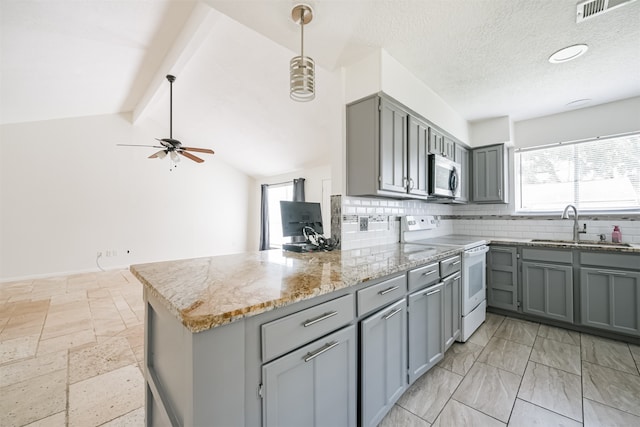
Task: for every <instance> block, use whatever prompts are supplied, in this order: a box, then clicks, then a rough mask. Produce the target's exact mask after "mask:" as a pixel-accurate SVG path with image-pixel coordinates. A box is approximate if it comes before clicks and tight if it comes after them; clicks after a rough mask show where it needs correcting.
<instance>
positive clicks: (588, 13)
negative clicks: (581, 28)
mask: <svg viewBox="0 0 640 427" xmlns="http://www.w3.org/2000/svg"><path fill="white" fill-rule="evenodd" d="M634 1H636V0H587V1H582V2H580V3H578V5H577V15H576V22H582V21H584V20H585V19H589V18H593V17H594V16H598V15H602V14H603V13H605V12H609V11H610V10H613V9H615V8H618V7H620V6H624V5H625V4H627V3H631V2H634Z"/></svg>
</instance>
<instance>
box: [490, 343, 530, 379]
mask: <svg viewBox="0 0 640 427" xmlns="http://www.w3.org/2000/svg"><path fill="white" fill-rule="evenodd" d="M530 353H531V347H530V346H526V345H523V344H518V343H517V342H514V341H509V340H505V339H503V338H498V337H493V338H491V340H490V341H489V343H488V344H487V346H486V347H485V348H484V350H482V354H480V356H479V357H478V362H482V363H486V364H487V365H491V366H493V367H495V368H500V369H504V370H505V371H509V372H513V373H514V374H517V375H520V376H522V374H524V370H525V368H526V367H527V360H528V359H529V354H530Z"/></svg>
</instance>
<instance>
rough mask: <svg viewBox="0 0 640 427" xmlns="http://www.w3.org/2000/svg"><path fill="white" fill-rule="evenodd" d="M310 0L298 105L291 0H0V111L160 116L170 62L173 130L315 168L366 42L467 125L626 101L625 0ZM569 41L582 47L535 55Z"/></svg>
mask: <svg viewBox="0 0 640 427" xmlns="http://www.w3.org/2000/svg"><path fill="white" fill-rule="evenodd" d="M309 3H310V4H311V5H312V7H313V8H314V19H313V21H312V23H311V24H309V25H308V26H307V27H305V51H306V52H307V53H308V54H309V55H310V56H312V57H313V58H314V59H315V60H316V63H317V64H318V76H317V79H318V97H317V99H316V100H315V101H313V102H311V103H307V104H300V103H295V102H292V101H290V100H289V98H288V61H289V59H290V58H291V56H293V55H294V54H295V53H296V52H297V51H298V50H299V42H300V32H299V27H298V26H296V25H295V24H294V23H293V22H292V20H291V18H290V13H291V8H292V6H293V5H294V4H295V2H292V1H291V0H253V1H249V0H205V1H203V2H193V1H176V0H173V1H171V0H155V1H138V0H121V1H109V0H93V1H84V2H79V1H72V0H59V1H52V2H45V1H39V0H2V2H1V3H0V15H1V16H0V26H1V30H0V31H1V37H2V38H1V41H0V42H1V50H0V60H1V64H0V73H1V74H0V120H1V122H2V123H16V122H28V121H37V120H49V119H56V118H64V117H76V116H86V115H95V114H112V113H120V112H133V118H134V120H141V119H148V120H151V121H154V122H157V123H158V124H160V125H162V126H166V121H167V118H168V117H167V109H168V96H167V93H168V90H167V89H168V87H167V84H166V81H165V80H164V75H165V74H167V73H168V72H172V73H175V74H176V75H177V76H178V80H177V81H176V83H175V85H174V134H175V135H176V136H177V137H179V138H180V139H181V140H183V141H188V144H187V145H196V146H198V145H202V146H211V147H213V148H214V149H216V151H217V153H218V155H220V156H221V158H223V159H224V160H226V161H228V162H229V163H231V164H232V165H234V166H236V167H238V168H239V169H241V170H243V171H245V172H246V173H248V174H250V175H253V176H263V175H273V174H278V173H283V172H287V171H290V170H294V169H298V168H302V167H308V166H312V165H314V164H322V163H328V159H329V157H328V156H329V148H328V147H329V146H330V140H333V139H335V138H341V137H342V135H341V134H340V133H339V132H335V128H336V126H335V123H337V122H339V121H340V120H342V117H341V115H340V114H339V113H340V106H341V104H342V102H343V99H342V92H341V88H340V80H339V79H340V74H339V73H338V72H336V71H338V70H339V69H340V68H341V67H343V66H348V65H349V64H351V63H353V62H354V61H357V60H358V59H360V58H362V57H364V56H366V55H368V54H370V53H372V52H374V51H376V50H377V49H381V48H382V49H384V50H386V51H387V52H388V53H389V54H390V55H391V56H393V57H394V58H395V59H396V60H398V61H399V62H400V63H401V64H403V65H404V66H405V67H406V68H407V69H408V70H410V71H411V72H412V73H413V74H415V75H416V76H417V77H418V78H419V79H420V80H422V81H423V82H424V83H425V84H426V85H427V86H429V87H430V88H431V89H433V90H434V91H435V92H436V93H438V94H439V95H440V96H441V97H442V98H443V99H444V100H445V101H446V102H447V103H448V104H449V105H451V107H453V109H454V110H456V111H457V112H458V113H459V114H460V115H461V116H462V117H463V118H465V119H467V120H469V121H474V120H481V119H485V118H491V117H496V116H505V115H508V116H511V118H512V119H514V120H523V119H527V118H532V117H538V116H543V115H547V114H554V113H558V112H562V111H567V110H568V109H571V108H575V107H571V106H567V104H568V103H570V102H572V101H575V100H578V99H585V98H586V99H590V100H591V101H589V103H588V104H587V106H590V105H597V104H601V103H606V102H610V101H615V100H618V99H623V98H629V97H633V96H638V95H640V72H639V71H638V70H640V2H639V1H632V2H630V3H628V4H626V5H625V6H623V7H620V8H618V9H615V10H612V11H610V12H607V13H605V14H602V15H601V16H598V17H595V18H592V19H589V20H586V21H584V22H581V23H576V19H575V16H576V1H574V0H570V1H567V0H536V1H530V0H526V1H525V0H485V1H480V0H447V1H444V0H393V1H391V0H388V1H385V0H371V1H358V0H333V1H329V0H315V1H312V2H309ZM577 43H585V44H587V45H588V46H589V50H588V52H587V53H586V54H585V55H583V56H582V57H580V58H578V59H576V60H574V61H571V62H568V63H565V64H550V63H549V62H548V61H547V59H548V57H549V55H551V54H552V53H553V52H555V51H557V50H558V49H560V48H563V47H565V46H569V45H573V44H577ZM336 111H337V112H338V114H336ZM158 136H159V137H164V136H166V135H158ZM301 141H304V144H301V143H300V142H301ZM250 158H251V159H252V160H251V161H248V159H250ZM256 159H257V160H258V161H256Z"/></svg>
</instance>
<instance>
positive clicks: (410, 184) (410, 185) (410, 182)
mask: <svg viewBox="0 0 640 427" xmlns="http://www.w3.org/2000/svg"><path fill="white" fill-rule="evenodd" d="M413 186H414V183H413V178H409V190H413Z"/></svg>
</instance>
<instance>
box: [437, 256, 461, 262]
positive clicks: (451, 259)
mask: <svg viewBox="0 0 640 427" xmlns="http://www.w3.org/2000/svg"><path fill="white" fill-rule="evenodd" d="M454 259H457V260H458V261H457V262H458V263H460V257H459V256H457V255H456V256H454V257H451V258H449V259H444V260H442V261H440V263H442V264H447V263H449V262H451V261H453V260H454ZM453 264H455V263H453Z"/></svg>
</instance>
